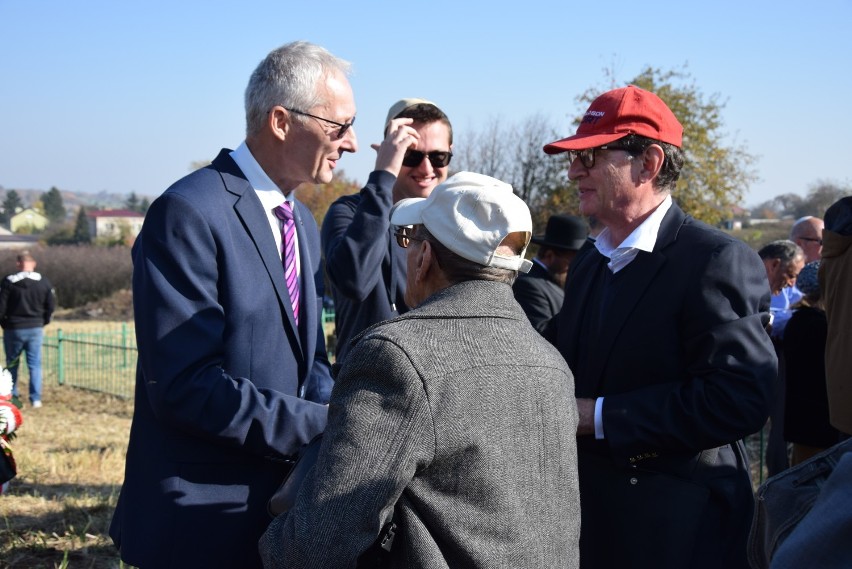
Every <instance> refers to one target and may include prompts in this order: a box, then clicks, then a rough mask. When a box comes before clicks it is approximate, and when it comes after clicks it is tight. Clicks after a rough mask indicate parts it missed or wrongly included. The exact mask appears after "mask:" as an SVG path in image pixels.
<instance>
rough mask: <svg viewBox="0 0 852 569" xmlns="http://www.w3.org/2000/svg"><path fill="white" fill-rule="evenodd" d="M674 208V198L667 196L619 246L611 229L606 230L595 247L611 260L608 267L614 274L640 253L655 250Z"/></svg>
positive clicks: (599, 236) (596, 241)
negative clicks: (660, 234) (666, 219)
mask: <svg viewBox="0 0 852 569" xmlns="http://www.w3.org/2000/svg"><path fill="white" fill-rule="evenodd" d="M671 207H672V196H671V195H667V196H666V199H664V200H663V202H662V203H661V204H660V205H658V206H657V209H655V210H654V212H653V213H652V214H651V215H649V216H648V219H646V220H645V221H643V222H642V223H641V224H640V225H639V227H637V228H636V229H634V230H633V233H631V234H630V235H628V236H627V239H625V240H624V241H622V242H621V243H620V244H618V245H617V246H616V245H614V244H613V243H612V242H611V241H610V231H609V228H608V227H606V228H604V230H603V231H601V232H600V234H599V235H598V238H597V239H596V240H595V247H596V248H597V250H598V251H599V252H600V254H601V255H603V256H604V257H606V258H607V259H609V263H607V267H609V270H611V271H612V272H613V273H617V272H618V271H620V270H621V269H623V268H624V267H626V266H627V265H629V264H630V263H631V262H632V261H633V259H635V258H636V256H637V255H638V254H639V251H645V252H648V253H650V252H651V251H653V250H654V245H656V244H657V236H658V235H659V233H660V224H662V222H663V217H665V215H666V212H667V211H669V208H671Z"/></svg>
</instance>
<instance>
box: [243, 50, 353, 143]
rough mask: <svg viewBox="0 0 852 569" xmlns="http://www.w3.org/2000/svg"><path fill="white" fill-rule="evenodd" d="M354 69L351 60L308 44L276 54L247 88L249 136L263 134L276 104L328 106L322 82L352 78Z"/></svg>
mask: <svg viewBox="0 0 852 569" xmlns="http://www.w3.org/2000/svg"><path fill="white" fill-rule="evenodd" d="M350 68H351V64H350V63H349V62H348V61H344V60H342V59H339V58H337V57H335V56H334V55H332V54H331V53H329V52H328V50H326V49H325V48H323V47H320V46H318V45H315V44H312V43H309V42H305V41H296V42H292V43H288V44H285V45H282V46H281V47H279V48H278V49H276V50H274V51H272V52H271V53H270V54H269V55H267V56H266V58H264V60H263V61H261V62H260V64H259V65H258V66H257V68H256V69H255V70H254V72H253V73H252V74H251V78H250V79H249V83H248V86H247V87H246V94H245V105H246V137H249V136H251V135H253V134H257V133H258V132H260V131H261V129H262V128H263V125H264V123H265V122H266V115H267V113H268V112H269V110H270V109H272V107H274V106H276V105H281V106H282V107H286V108H291V109H297V110H300V111H306V110H308V109H311V108H313V107H315V106H317V105H323V104H326V103H328V101H323V100H322V98H321V97H320V95H319V94H318V92H317V91H318V89H317V87H318V86H319V82H320V79H321V78H323V77H325V76H327V75H329V74H330V73H334V72H339V73H341V74H343V75H348V74H349V70H350ZM295 116H296V118H297V120H306V119H305V118H304V117H302V116H301V115H295Z"/></svg>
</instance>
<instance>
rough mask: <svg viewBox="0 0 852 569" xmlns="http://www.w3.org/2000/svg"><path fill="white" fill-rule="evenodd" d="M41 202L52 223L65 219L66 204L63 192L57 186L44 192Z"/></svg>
mask: <svg viewBox="0 0 852 569" xmlns="http://www.w3.org/2000/svg"><path fill="white" fill-rule="evenodd" d="M41 203H42V207H43V208H44V215H45V216H47V219H49V220H50V222H51V223H56V222H58V221H62V220H63V219H65V204H64V203H63V202H62V194H61V193H60V192H59V190H58V189H57V188H56V186H53V187H51V188H50V190H48V191H47V192H45V193H44V194H42V196H41Z"/></svg>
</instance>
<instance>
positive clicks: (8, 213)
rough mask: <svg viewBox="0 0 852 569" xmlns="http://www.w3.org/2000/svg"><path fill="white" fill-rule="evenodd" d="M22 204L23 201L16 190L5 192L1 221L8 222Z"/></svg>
mask: <svg viewBox="0 0 852 569" xmlns="http://www.w3.org/2000/svg"><path fill="white" fill-rule="evenodd" d="M23 206H24V203H23V202H22V201H21V196H19V195H18V192H16V191H15V190H9V191H8V192H6V198H5V199H4V200H3V222H4V223H9V220H11V219H12V216H13V215H15V213H17V211H18V209H19V208H22V207H23Z"/></svg>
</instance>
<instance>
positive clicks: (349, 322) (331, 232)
mask: <svg viewBox="0 0 852 569" xmlns="http://www.w3.org/2000/svg"><path fill="white" fill-rule="evenodd" d="M452 146H453V129H452V126H451V125H450V120H449V119H448V118H447V115H445V114H444V113H443V111H441V109H439V108H438V107H437V106H436V105H435V104H434V103H431V102H429V101H426V100H424V99H402V100H400V101H397V102H396V103H395V104H394V105H393V106H392V107H391V108H390V110H389V111H388V116H387V119H386V121H385V139H384V141H383V142H382V143H381V144H379V145H373V148H374V149H375V150H376V151H377V155H376V169H375V170H374V171H373V172H372V173H371V174H370V177H369V178H368V180H367V185H366V186H364V187H363V188H362V189H361V191H360V192H359V193H357V194H353V195H349V196H343V197H341V198H340V199H338V200H337V201H335V202H334V203H333V204H332V205H331V207H330V208H329V209H328V213H326V216H325V219H324V220H323V222H322V248H323V255H324V257H325V266H326V271H327V273H328V278H329V281H330V282H331V291H332V296H333V298H334V311H335V328H336V333H337V349H336V352H335V353H336V356H337V361H342V359H343V358H344V357H345V356H346V352H347V351H348V349H349V342H350V340H351V339H352V338H353V337H355V335H357V334H358V333H359V332H361V331H362V330H364V329H365V328H367V327H369V326H371V325H372V324H375V323H376V322H381V321H383V320H387V319H389V318H393V317H394V316H397V315H398V314H403V313H404V312H405V311H406V310H407V309H408V307H407V306H406V303H405V300H404V299H405V258H404V255H403V254H402V252H401V251H400V250H399V248H398V247H396V246H394V245H393V235H392V229H391V227H390V223H389V221H388V219H389V217H388V213H389V212H390V209H391V206H392V205H393V204H395V203H396V202H398V201H399V200H401V199H404V198H425V197H427V196H428V195H429V194H430V192H431V191H432V189H433V188H434V187H435V186H437V185H438V184H440V183H441V182H443V181H444V180H446V179H447V174H448V172H449V165H450V159H451V158H452V156H453V153H452Z"/></svg>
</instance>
